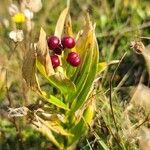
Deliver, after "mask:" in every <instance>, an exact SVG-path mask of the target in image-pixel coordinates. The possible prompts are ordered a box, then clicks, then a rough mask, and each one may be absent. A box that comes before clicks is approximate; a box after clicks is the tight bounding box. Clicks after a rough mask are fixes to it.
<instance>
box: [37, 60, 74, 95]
mask: <svg viewBox="0 0 150 150" xmlns="http://www.w3.org/2000/svg"><path fill="white" fill-rule="evenodd" d="M36 64H37V68H38V70H39V72H40V73H41V74H42V75H43V76H44V77H45V78H46V79H47V80H48V81H49V83H50V84H52V85H53V86H55V87H56V88H58V89H59V90H60V91H61V92H62V93H63V94H64V95H65V96H66V95H68V94H70V93H73V92H75V91H76V87H75V84H74V83H73V82H72V81H71V80H70V79H68V78H67V77H66V76H65V75H63V73H62V74H61V73H59V72H57V73H55V74H54V75H51V76H50V77H48V76H47V74H46V72H45V69H44V66H43V65H42V64H41V63H40V62H39V61H38V60H37V63H36Z"/></svg>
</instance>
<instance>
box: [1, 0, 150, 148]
mask: <svg viewBox="0 0 150 150" xmlns="http://www.w3.org/2000/svg"><path fill="white" fill-rule="evenodd" d="M11 2H13V3H15V4H17V5H19V2H20V1H19V0H18V1H17V0H13V1H11V0H5V1H3V0H0V114H1V115H0V117H1V118H0V149H2V150H15V149H19V147H20V146H18V145H19V144H20V143H21V142H23V146H24V149H29V150H30V149H31V150H34V149H35V150H38V149H39V150H44V149H53V148H52V145H51V143H49V142H48V140H47V139H46V138H45V137H43V136H42V135H41V134H40V133H38V132H36V131H35V130H34V129H32V128H31V126H30V125H29V124H26V122H25V120H24V119H20V118H19V119H17V124H18V125H17V127H18V131H16V128H15V127H14V124H13V122H14V120H13V119H12V120H10V118H9V117H8V115H7V113H6V109H7V108H6V106H8V104H9V97H11V98H12V99H13V100H14V101H13V104H12V106H14V107H19V106H22V105H24V104H25V103H26V102H25V101H24V100H25V99H27V98H26V95H25V92H26V89H24V88H23V86H22V85H23V82H22V77H21V65H22V64H21V63H22V55H21V54H20V53H21V51H24V50H22V48H21V45H20V46H19V47H17V48H15V46H16V45H15V44H14V43H13V42H12V41H11V40H10V39H9V36H8V34H9V32H10V31H12V30H13V27H14V25H13V23H12V22H11V21H10V20H11V16H10V15H9V13H8V7H9V5H10V3H11ZM42 3H43V7H42V9H41V10H40V11H39V12H38V13H35V14H34V18H33V21H34V29H33V30H32V34H31V35H30V36H28V37H26V38H29V40H31V41H32V42H35V41H37V39H38V34H39V30H40V27H41V26H42V27H43V28H44V29H45V30H46V32H47V35H51V34H53V33H54V28H55V25H56V21H57V19H58V17H59V14H60V12H61V11H62V10H63V9H64V8H65V6H66V1H65V0H42ZM85 12H89V13H90V16H91V18H92V21H93V22H95V23H96V36H97V40H98V44H99V51H100V62H107V63H109V62H111V61H113V60H118V59H121V57H122V56H123V55H124V54H125V53H126V57H125V59H124V61H123V63H122V64H121V65H120V67H119V68H118V71H117V73H116V75H115V78H114V80H113V82H112V88H113V90H116V87H117V90H116V92H114V94H113V101H114V103H113V107H114V113H115V118H116V122H117V124H118V129H117V131H118V133H116V131H114V130H116V129H115V125H114V123H113V117H112V115H111V112H110V107H109V102H108V99H109V97H108V89H109V82H110V78H111V76H112V74H113V73H114V70H115V68H116V65H111V66H110V67H108V68H107V70H106V71H105V72H104V73H103V76H100V79H99V84H98V85H97V86H98V87H97V91H98V93H97V96H96V98H97V111H96V117H95V119H94V123H93V127H92V128H91V129H90V131H89V132H90V133H89V134H88V135H87V136H86V137H83V139H81V141H80V143H79V144H78V149H82V150H86V149H89V150H91V149H100V150H101V149H102V150H103V149H120V145H121V146H122V147H123V148H124V149H129V150H132V149H133V150H134V149H139V144H138V139H136V138H134V135H133V137H132V135H130V138H129V136H127V134H129V133H128V132H129V131H128V130H127V131H126V128H125V127H124V126H125V123H123V122H124V121H125V118H124V112H125V107H126V105H127V104H128V103H129V100H130V96H129V94H128V90H130V87H132V86H135V85H137V84H138V83H139V80H140V77H141V75H142V73H143V70H145V63H144V59H143V58H142V57H141V56H139V55H137V54H135V53H134V52H133V51H131V50H130V47H129V45H130V42H131V41H133V40H137V41H139V40H140V41H143V43H144V44H145V45H148V44H149V42H150V40H149V37H150V1H149V0H71V8H70V13H71V17H72V20H73V22H72V24H73V31H74V34H75V35H76V34H77V33H78V31H79V30H80V29H81V28H82V26H83V22H84V21H83V20H84V19H83V16H84V14H85ZM18 28H20V29H22V28H23V29H24V30H25V26H24V25H22V26H19V27H18ZM5 69H7V70H8V71H7V72H6V71H5ZM147 74H148V73H146V75H145V78H144V83H145V84H146V85H147V80H148V79H147ZM5 81H7V83H6V82H5ZM119 83H120V85H119V86H121V87H122V88H120V89H119V88H118V84H119ZM8 90H9V92H8ZM31 95H32V93H31ZM28 99H30V101H29V103H31V102H34V101H35V99H36V98H35V97H34V96H33V95H32V96H30V98H28ZM131 116H132V117H131V119H130V121H131V122H130V123H131V124H132V125H134V124H136V123H139V122H140V121H141V120H143V119H144V118H145V116H146V113H145V111H143V110H142V109H140V108H138V109H136V108H135V110H134V111H132V112H131ZM147 124H148V123H147ZM132 125H131V126H132ZM148 125H149V124H148ZM148 125H147V126H148ZM19 131H21V134H22V141H21V142H20V141H17V138H18V137H17V135H18V134H17V132H19ZM112 132H114V133H115V134H117V137H118V138H117V139H115V138H114V137H113V134H112ZM127 137H128V138H127ZM116 140H117V141H116ZM118 143H119V144H118Z"/></svg>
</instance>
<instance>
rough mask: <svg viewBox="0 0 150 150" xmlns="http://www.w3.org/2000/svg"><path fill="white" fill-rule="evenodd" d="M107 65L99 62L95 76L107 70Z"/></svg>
mask: <svg viewBox="0 0 150 150" xmlns="http://www.w3.org/2000/svg"><path fill="white" fill-rule="evenodd" d="M107 66H108V64H107V63H106V62H100V63H98V64H97V74H99V73H101V72H103V71H104V70H105V69H106V68H107Z"/></svg>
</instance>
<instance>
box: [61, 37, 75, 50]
mask: <svg viewBox="0 0 150 150" xmlns="http://www.w3.org/2000/svg"><path fill="white" fill-rule="evenodd" d="M61 43H62V45H63V47H64V48H73V47H74V46H75V40H74V38H72V37H70V36H65V37H63V39H62V40H61Z"/></svg>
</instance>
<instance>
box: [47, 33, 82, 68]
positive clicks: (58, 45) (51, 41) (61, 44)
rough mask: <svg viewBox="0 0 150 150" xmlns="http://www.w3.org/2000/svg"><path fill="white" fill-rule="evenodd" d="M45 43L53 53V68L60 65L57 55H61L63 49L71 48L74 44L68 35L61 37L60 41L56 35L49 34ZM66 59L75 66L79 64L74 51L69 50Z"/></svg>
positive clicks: (77, 56) (78, 58)
mask: <svg viewBox="0 0 150 150" xmlns="http://www.w3.org/2000/svg"><path fill="white" fill-rule="evenodd" d="M47 43H48V47H49V49H50V50H52V51H53V55H51V61H52V65H53V67H54V68H56V67H58V66H60V60H59V57H58V55H61V54H62V51H63V50H65V49H71V48H73V47H74V46H75V40H74V38H72V37H70V36H65V37H63V38H62V40H61V41H60V40H59V38H58V37H56V36H50V37H49V38H48V39H47ZM66 60H67V62H68V63H69V64H70V65H72V66H73V67H77V66H78V65H79V64H80V57H79V55H78V54H77V53H75V52H70V53H69V54H68V56H67V59H66Z"/></svg>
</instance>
